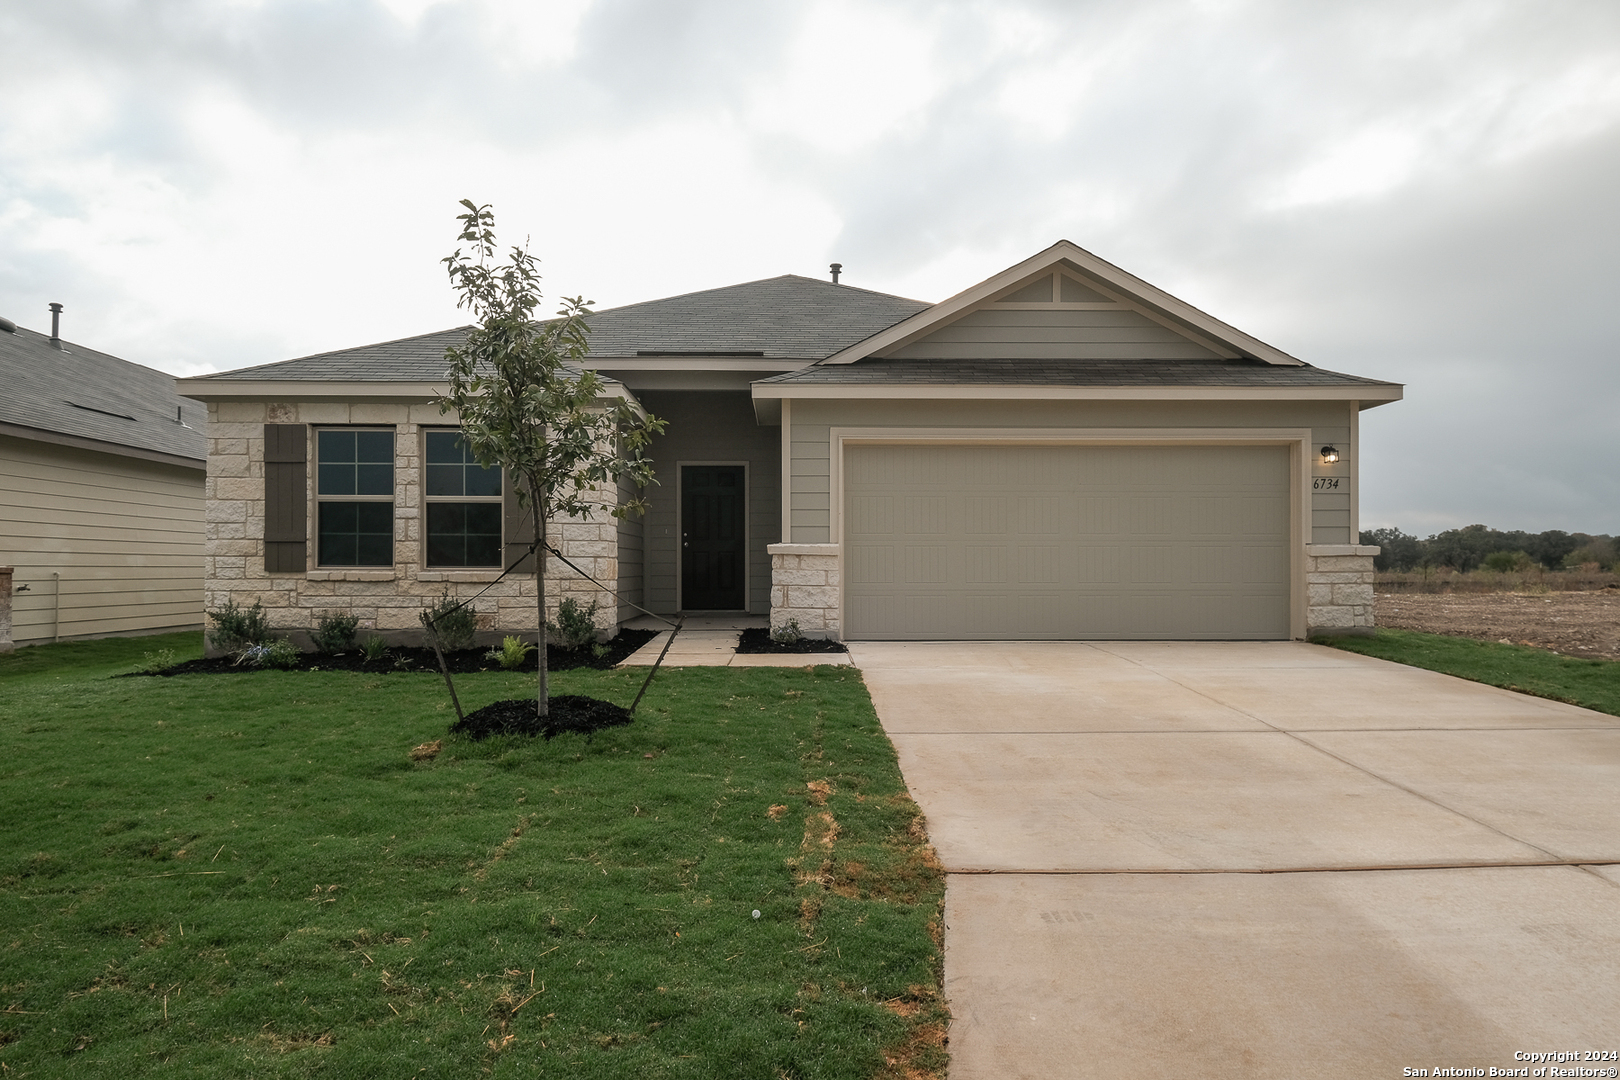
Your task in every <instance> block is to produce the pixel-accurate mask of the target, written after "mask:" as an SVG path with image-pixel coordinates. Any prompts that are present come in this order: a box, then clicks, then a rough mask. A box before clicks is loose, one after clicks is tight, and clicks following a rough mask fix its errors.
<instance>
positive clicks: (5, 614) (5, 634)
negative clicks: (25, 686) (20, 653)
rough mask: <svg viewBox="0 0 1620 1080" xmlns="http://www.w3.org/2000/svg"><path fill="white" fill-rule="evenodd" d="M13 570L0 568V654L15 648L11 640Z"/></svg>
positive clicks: (8, 567)
mask: <svg viewBox="0 0 1620 1080" xmlns="http://www.w3.org/2000/svg"><path fill="white" fill-rule="evenodd" d="M14 570H15V568H14V567H10V566H0V653H8V652H11V651H12V650H13V649H15V648H16V647H17V646H16V645H15V644H14V643H13V642H12V640H11V575H12V573H13V572H14Z"/></svg>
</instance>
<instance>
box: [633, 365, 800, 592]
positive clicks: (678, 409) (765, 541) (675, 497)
mask: <svg viewBox="0 0 1620 1080" xmlns="http://www.w3.org/2000/svg"><path fill="white" fill-rule="evenodd" d="M636 396H637V398H638V399H640V401H641V403H642V404H643V405H644V406H646V409H647V411H648V412H650V413H652V414H653V415H654V416H657V417H659V418H660V419H664V420H668V421H669V427H668V428H667V429H666V430H665V432H664V434H663V435H660V436H657V437H656V438H654V439H653V443H652V452H651V456H652V459H653V462H654V465H655V466H656V468H657V470H658V473H657V480H658V483H657V484H656V485H655V486H653V487H651V488H649V489H648V491H647V519H646V527H645V530H644V543H645V548H644V559H645V566H646V578H645V592H644V595H645V596H646V598H647V601H646V603H647V607H649V608H651V609H652V610H653V611H657V612H661V613H672V612H674V611H675V610H676V605H677V603H678V602H679V601H678V600H677V589H676V586H677V585H678V583H679V581H680V562H679V558H678V555H679V544H680V536H679V531H680V527H679V518H680V513H679V511H680V473H679V470H678V468H677V466H678V465H679V464H680V463H682V462H698V461H746V462H747V463H748V610H749V611H752V612H755V613H758V614H764V613H765V612H767V611H769V610H770V602H771V559H770V555H769V554H768V553H767V552H766V550H765V548H766V546H767V545H769V544H774V543H776V542H777V540H778V539H779V535H778V534H779V533H780V532H781V531H782V508H781V507H782V504H781V486H782V447H781V443H780V438H781V434H780V432H779V431H778V430H777V429H776V428H774V427H761V426H759V423H758V421H756V420H755V419H754V404H753V400H752V399H751V398H750V396H749V395H748V394H747V393H746V392H735V391H718V390H716V391H707V390H705V391H698V390H662V391H654V390H638V391H637V392H636Z"/></svg>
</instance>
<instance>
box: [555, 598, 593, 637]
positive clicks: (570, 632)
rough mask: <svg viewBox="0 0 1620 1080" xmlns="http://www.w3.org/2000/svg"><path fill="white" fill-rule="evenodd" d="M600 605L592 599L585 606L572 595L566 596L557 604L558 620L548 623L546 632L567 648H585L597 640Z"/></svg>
mask: <svg viewBox="0 0 1620 1080" xmlns="http://www.w3.org/2000/svg"><path fill="white" fill-rule="evenodd" d="M599 606H600V605H598V604H597V602H596V601H595V600H592V601H591V604H590V606H589V607H585V606H584V605H582V604H581V603H580V602H579V601H578V600H575V599H574V598H573V597H572V596H565V597H563V601H562V603H560V604H558V605H557V621H556V622H548V623H546V632H547V633H549V634H550V635H551V636H552V637H553V638H554V639H555V640H556V642H557V644H559V645H561V646H562V647H563V648H565V649H583V648H584V647H585V646H587V645H589V644H591V643H592V642H593V641H595V640H596V611H597V608H598V607H599Z"/></svg>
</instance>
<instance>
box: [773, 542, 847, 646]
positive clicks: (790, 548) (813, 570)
mask: <svg viewBox="0 0 1620 1080" xmlns="http://www.w3.org/2000/svg"><path fill="white" fill-rule="evenodd" d="M765 550H766V551H767V552H769V553H770V556H771V629H772V630H773V631H775V630H779V629H781V628H782V627H784V626H786V625H787V624H788V621H789V620H790V619H791V620H797V622H798V624H799V629H800V630H802V631H803V632H804V636H805V637H813V638H832V639H833V640H835V641H836V640H838V638H839V636H840V633H841V628H840V626H839V622H838V589H839V585H840V584H841V581H840V579H839V573H840V570H839V556H838V545H837V544H771V545H769V546H768V547H767V548H766V549H765Z"/></svg>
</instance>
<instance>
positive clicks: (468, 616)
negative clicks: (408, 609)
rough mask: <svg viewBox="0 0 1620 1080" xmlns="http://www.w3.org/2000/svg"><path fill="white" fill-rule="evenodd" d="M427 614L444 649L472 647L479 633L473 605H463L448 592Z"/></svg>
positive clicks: (426, 610)
mask: <svg viewBox="0 0 1620 1080" xmlns="http://www.w3.org/2000/svg"><path fill="white" fill-rule="evenodd" d="M425 613H426V615H427V620H428V622H429V623H431V624H432V629H433V630H434V631H435V632H436V633H437V634H438V635H439V644H440V645H442V646H443V647H444V648H446V649H450V650H455V649H467V648H471V647H472V643H473V636H474V635H475V634H476V633H477V632H478V616H477V615H476V614H475V613H474V612H473V609H472V605H471V604H463V603H462V602H461V601H460V600H457V599H456V598H455V597H453V596H451V595H450V593H449V592H448V591H446V592H445V593H444V594H443V595H442V596H440V597H439V602H438V603H436V604H434V605H433V606H432V607H429V608H427V609H425Z"/></svg>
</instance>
